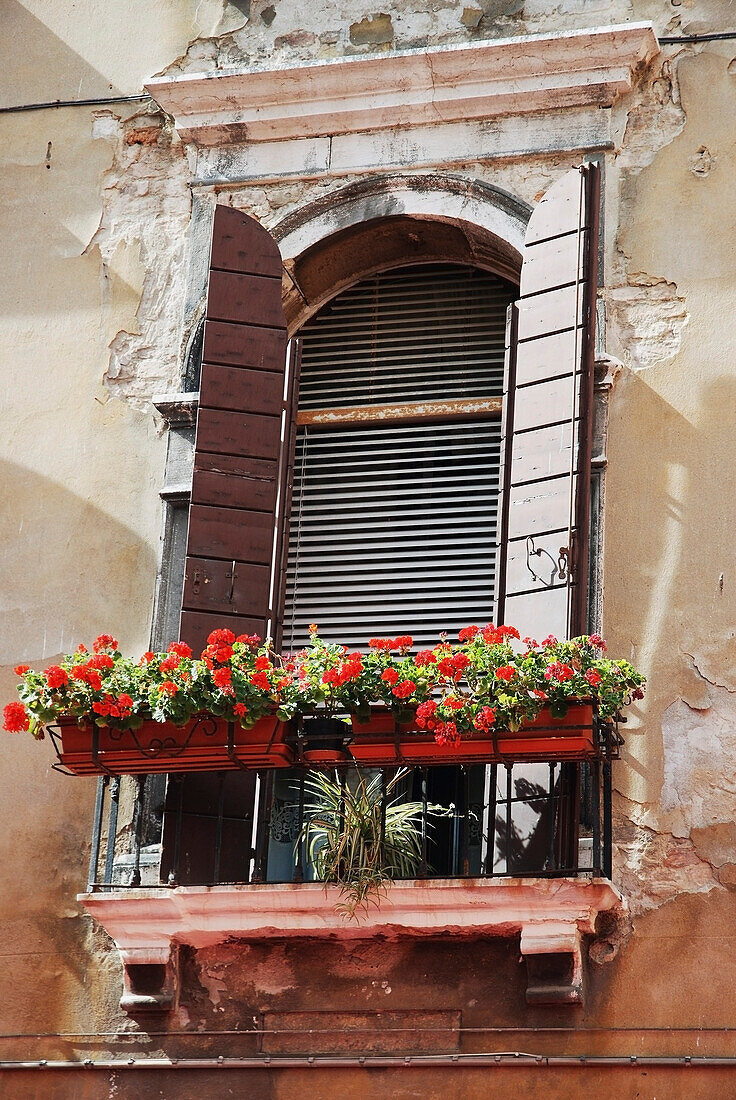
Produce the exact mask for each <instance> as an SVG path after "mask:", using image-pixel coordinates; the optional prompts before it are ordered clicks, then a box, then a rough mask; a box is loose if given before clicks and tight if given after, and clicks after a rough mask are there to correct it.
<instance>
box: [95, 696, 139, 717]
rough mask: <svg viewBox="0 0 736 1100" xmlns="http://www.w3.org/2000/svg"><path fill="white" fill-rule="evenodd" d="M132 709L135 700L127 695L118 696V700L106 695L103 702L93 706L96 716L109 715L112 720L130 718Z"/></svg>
mask: <svg viewBox="0 0 736 1100" xmlns="http://www.w3.org/2000/svg"><path fill="white" fill-rule="evenodd" d="M132 708H133V700H132V699H131V697H130V696H129V695H126V694H122V695H118V697H117V698H114V697H113V696H112V695H106V696H105V697H104V699H103V700H102V702H98V703H93V704H92V710H93V711H94V712H95V714H101V715H109V717H110V718H129V717H130V714H131V710H132Z"/></svg>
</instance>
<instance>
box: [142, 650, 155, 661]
mask: <svg viewBox="0 0 736 1100" xmlns="http://www.w3.org/2000/svg"><path fill="white" fill-rule="evenodd" d="M154 656H155V654H153V653H151V651H150V649H149V650H148V652H147V653H144V654H143V656H142V657H141V659H140V661H139V662H138V664H139V665H148V664H150V663H151V661H152V660H153V658H154Z"/></svg>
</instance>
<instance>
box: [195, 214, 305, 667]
mask: <svg viewBox="0 0 736 1100" xmlns="http://www.w3.org/2000/svg"><path fill="white" fill-rule="evenodd" d="M281 266H282V265H281V255H280V253H279V249H278V245H277V244H276V242H275V241H274V239H273V237H272V236H271V235H270V233H268V231H267V230H266V229H264V228H263V226H261V225H259V223H258V222H257V221H255V220H254V219H253V218H250V217H248V216H247V215H246V214H243V213H241V212H240V211H238V210H233V209H232V208H231V207H228V206H217V207H216V208H215V216H214V222H213V229H212V252H211V259H210V277H209V287H208V292H207V313H206V319H205V329H204V347H203V356H202V378H201V383H200V397H199V412H198V416H197V435H196V442H195V457H194V478H193V482H192V499H191V505H190V509H189V530H188V536H187V559H186V574H185V579H184V593H183V602H182V614H181V637H182V638H183V639H184V640H186V641H187V642H189V644H190V645H191V646H192V647H193V649H194V650H195V652H199V651H200V650H201V649H202V647H203V646H204V644H205V641H206V638H207V635H208V633H209V632H210V631H211V630H212V629H214V628H215V627H230V629H231V630H233V631H234V632H235V633H236V634H238V633H254V634H259V635H261V636H264V635H265V634H266V633H267V631H269V630H270V631H271V632H273V630H274V628H275V626H276V623H275V615H274V608H278V606H279V602H280V592H279V587H280V579H281V577H280V570H277V569H276V568H275V561H276V560H278V559H279V557H280V554H279V553H278V552H277V550H278V548H277V541H278V538H277V535H280V534H281V531H280V526H281V520H280V516H283V507H279V514H277V502H279V501H283V496H284V488H285V486H284V482H285V478H286V467H287V465H288V454H287V453H286V450H287V449H288V443H289V441H290V440H291V432H290V430H289V427H288V424H287V423H286V422H283V421H284V417H286V418H287V420H288V419H289V417H290V415H291V411H292V408H293V403H292V402H291V400H290V399H289V400H285V389H288V390H289V391H292V390H293V386H292V384H291V383H292V381H293V378H291V377H290V378H289V381H288V382H287V381H286V369H287V368H286V359H287V354H286V353H287V337H286V321H285V318H284V312H283V309H282V306H281Z"/></svg>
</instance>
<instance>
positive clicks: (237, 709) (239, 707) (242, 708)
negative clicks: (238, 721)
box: [233, 703, 248, 718]
mask: <svg viewBox="0 0 736 1100" xmlns="http://www.w3.org/2000/svg"><path fill="white" fill-rule="evenodd" d="M233 711H234V713H235V714H237V716H238V717H239V718H242V717H243V715H245V714H247V713H248V708H247V707H246V705H245V703H236V704H235V706H234V707H233Z"/></svg>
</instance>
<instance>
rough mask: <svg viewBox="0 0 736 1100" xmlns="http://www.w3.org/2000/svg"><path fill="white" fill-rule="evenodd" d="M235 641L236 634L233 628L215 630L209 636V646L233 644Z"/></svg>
mask: <svg viewBox="0 0 736 1100" xmlns="http://www.w3.org/2000/svg"><path fill="white" fill-rule="evenodd" d="M234 641H235V635H234V634H233V632H232V630H228V629H227V628H224V629H223V628H220V629H219V630H213V631H212V633H211V634H209V635H208V637H207V645H208V646H211V645H212V646H218V645H232V644H233V642H234Z"/></svg>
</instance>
